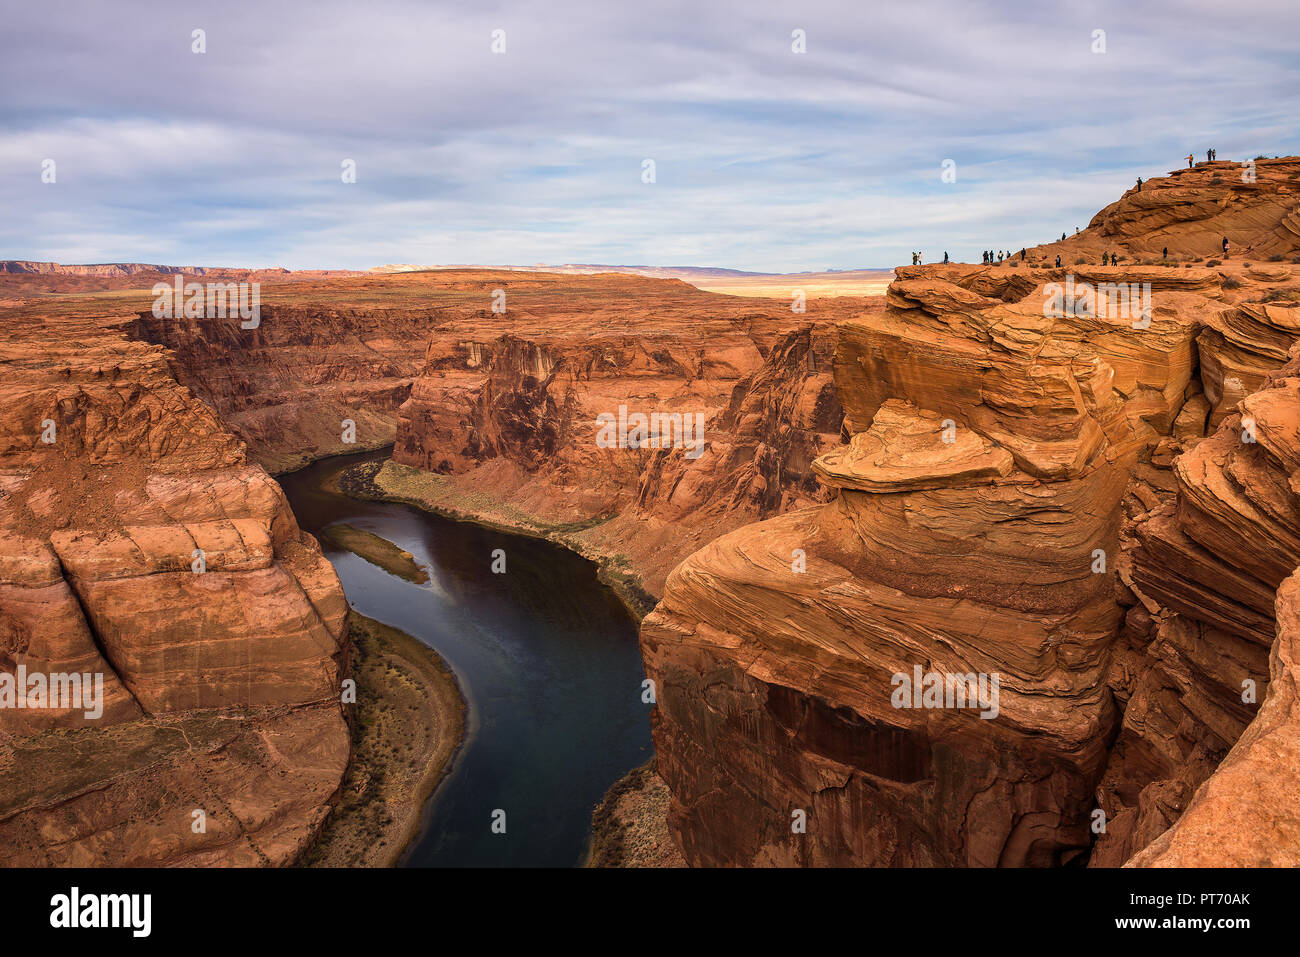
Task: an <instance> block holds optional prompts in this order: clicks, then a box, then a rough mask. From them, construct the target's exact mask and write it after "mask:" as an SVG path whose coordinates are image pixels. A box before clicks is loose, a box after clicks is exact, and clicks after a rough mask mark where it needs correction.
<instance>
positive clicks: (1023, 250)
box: [1020, 246, 1025, 262]
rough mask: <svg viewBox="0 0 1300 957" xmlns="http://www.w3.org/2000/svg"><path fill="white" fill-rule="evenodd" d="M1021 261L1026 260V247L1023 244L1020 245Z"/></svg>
mask: <svg viewBox="0 0 1300 957" xmlns="http://www.w3.org/2000/svg"><path fill="white" fill-rule="evenodd" d="M1020 261H1021V262H1024V261H1025V247H1024V246H1021V247H1020Z"/></svg>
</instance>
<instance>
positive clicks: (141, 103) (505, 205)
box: [0, 0, 1300, 272]
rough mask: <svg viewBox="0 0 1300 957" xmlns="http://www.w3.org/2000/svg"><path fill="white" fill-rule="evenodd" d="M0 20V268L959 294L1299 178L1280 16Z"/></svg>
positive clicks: (1148, 1) (944, 7)
mask: <svg viewBox="0 0 1300 957" xmlns="http://www.w3.org/2000/svg"><path fill="white" fill-rule="evenodd" d="M0 5H2V6H3V9H2V10H0V24H3V26H2V27H0V29H2V30H3V32H2V33H0V259H33V260H51V261H56V262H64V263H88V262H150V263H163V264H170V265H215V266H249V267H269V266H284V267H288V268H291V269H324V268H348V269H365V268H369V267H371V266H375V265H380V264H383V263H421V264H449V263H478V264H514V265H534V264H538V263H550V264H556V263H607V264H628V265H633V264H635V265H664V266H721V267H730V268H736V269H746V270H754V271H769V272H794V271H803V270H822V269H831V268H833V269H848V268H865V267H889V266H894V265H897V264H900V263H910V261H911V252H912V251H913V250H919V251H921V252H922V253H923V254H924V256H925V261H927V262H932V261H935V260H936V259H940V258H942V255H943V252H944V251H945V250H946V251H947V252H949V254H950V255H951V256H952V257H953V258H954V259H958V260H965V261H970V260H974V261H978V259H979V254H980V251H981V250H983V249H1018V248H1019V247H1021V246H1029V245H1033V244H1036V243H1040V242H1047V241H1050V240H1051V239H1054V238H1058V237H1059V236H1060V234H1061V232H1062V231H1069V232H1073V230H1074V228H1075V227H1076V226H1079V227H1083V226H1086V225H1087V223H1088V220H1089V219H1090V218H1091V217H1092V216H1093V215H1094V214H1095V213H1096V212H1097V211H1098V210H1100V209H1101V208H1102V207H1104V206H1106V205H1107V204H1108V203H1111V202H1113V201H1114V200H1116V199H1118V198H1119V196H1120V195H1121V193H1122V192H1123V191H1124V190H1125V189H1127V188H1128V187H1130V186H1132V185H1133V183H1134V181H1135V180H1136V178H1137V177H1139V176H1141V177H1143V178H1149V177H1152V176H1159V175H1162V174H1163V173H1166V172H1168V171H1169V170H1171V169H1174V168H1176V167H1178V166H1180V165H1185V164H1186V156H1187V154H1188V153H1189V152H1192V153H1195V154H1196V155H1197V156H1198V157H1199V158H1202V159H1203V158H1204V153H1205V150H1206V149H1208V148H1211V147H1213V148H1215V149H1217V150H1218V155H1219V158H1220V159H1237V160H1244V159H1248V158H1251V157H1254V156H1258V155H1268V156H1274V155H1287V154H1294V153H1300V126H1298V125H1297V123H1296V118H1297V117H1298V116H1300V43H1298V42H1297V37H1300V3H1297V2H1296V0H1234V2H1232V3H1223V2H1221V0H1214V2H1201V0H1187V2H1181V3H1168V2H1162V0H1142V2H1140V3H1138V2H1133V0H1125V2H1115V3H1112V2H1098V3H1088V2H1070V3H1055V2H1044V0H1007V2H1000V3H985V2H980V0H953V2H947V0H945V2H922V0H908V2H873V0H841V2H812V0H799V2H787V3H765V2H760V0H710V2H701V0H692V2H688V3H675V2H671V0H666V2H658V3H646V4H634V3H630V2H619V3H610V4H603V3H597V2H594V0H547V2H545V3H536V2H535V3H493V2H491V0H475V2H472V3H471V2H461V3H457V4H451V3H429V2H426V3H418V2H409V3H408V2H372V0H367V2H351V3H336V2H333V0H310V2H298V0H293V2H283V3H276V2H274V0H262V2H256V3H242V2H222V3H217V2H212V3H192V2H181V0H177V2H131V0H116V2H113V3H104V2H102V0H78V2H61V0H45V2H42V3H30V2H22V3H19V2H16V0H0ZM196 30H202V31H203V34H202V37H203V44H204V46H205V52H202V53H198V52H195V51H194V47H195V45H196V40H195V38H194V31H196ZM1099 30H1100V31H1104V52H1094V48H1096V47H1097V46H1098V45H1099V43H1098V38H1097V37H1096V31H1099ZM494 31H503V34H495V36H496V38H497V39H496V46H497V47H498V49H500V48H501V46H502V42H501V39H502V37H503V38H504V52H495V51H494V50H493V46H494ZM795 31H802V35H803V38H804V41H803V45H804V47H805V52H795V47H796V46H798V43H797V41H796V39H795V36H794V32H795ZM49 160H53V166H52V168H51V166H50V164H49V163H47V161H49ZM347 160H351V161H353V162H354V163H355V174H356V175H355V182H344V181H343V180H344V163H345V161H347ZM647 160H652V161H653V164H654V166H653V172H654V177H653V179H654V181H653V182H646V181H645V180H646V179H647V178H648V177H647V175H646V161H647ZM945 161H951V165H950V166H949V167H948V168H949V169H950V170H951V171H952V174H950V175H949V176H948V177H947V178H945V177H944V175H943V173H944V169H945ZM51 170H52V173H53V176H52V178H53V182H47V181H45V180H48V179H50V178H51V176H50V173H51Z"/></svg>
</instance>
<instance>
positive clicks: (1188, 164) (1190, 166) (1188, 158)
mask: <svg viewBox="0 0 1300 957" xmlns="http://www.w3.org/2000/svg"><path fill="white" fill-rule="evenodd" d="M1187 168H1188V169H1191V168H1192V154H1191V153H1188V154H1187Z"/></svg>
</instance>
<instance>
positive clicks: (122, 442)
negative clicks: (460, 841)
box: [0, 312, 348, 865]
mask: <svg viewBox="0 0 1300 957" xmlns="http://www.w3.org/2000/svg"><path fill="white" fill-rule="evenodd" d="M131 326H132V320H130V319H125V320H124V319H113V318H109V317H103V316H95V315H43V314H39V313H36V312H27V313H25V314H23V315H21V316H19V317H12V318H11V319H10V320H9V321H6V322H5V323H4V324H3V326H2V327H0V356H2V357H3V365H4V369H5V373H6V374H5V375H4V376H3V377H2V378H0V407H3V408H4V409H5V415H4V417H3V420H0V492H2V497H0V672H4V673H6V674H7V675H13V674H15V673H16V672H17V670H18V669H19V668H20V667H21V668H23V669H25V671H26V672H27V673H29V674H30V673H42V674H48V673H52V672H53V673H60V672H61V673H66V672H74V671H75V672H77V673H91V674H102V675H103V680H104V689H105V704H104V708H103V714H102V716H98V717H92V718H90V719H88V718H87V717H86V716H85V714H84V710H69V709H64V710H51V709H30V708H29V709H18V708H5V709H2V710H0V847H3V848H4V851H3V855H2V859H3V862H4V863H7V864H29V865H55V864H69V865H75V864H83V865H84V864H105V863H107V864H123V865H136V864H201V863H226V864H237V863H246V864H258V863H262V864H283V863H287V862H290V861H292V860H294V859H295V857H296V856H297V855H298V853H299V852H300V851H301V850H302V848H303V847H304V846H305V844H306V842H308V841H309V840H310V838H311V836H312V835H313V834H314V832H315V830H316V828H317V827H318V826H319V824H320V822H321V821H322V820H323V818H324V815H325V813H326V811H327V807H328V802H329V800H330V799H331V796H332V795H333V793H334V791H335V789H336V788H337V787H338V783H339V780H340V779H341V776H342V773H343V770H344V767H345V765H346V763H347V756H348V732H347V728H346V726H345V724H344V721H343V717H342V714H341V711H340V706H339V698H338V685H339V673H340V669H341V667H343V666H344V665H345V664H346V662H345V660H344V659H345V655H346V648H345V642H344V637H343V623H344V617H345V614H346V605H345V603H344V599H343V593H342V590H341V588H340V587H339V583H338V578H337V577H336V576H335V574H334V571H333V569H332V567H331V566H330V565H329V563H328V562H327V561H326V560H325V559H324V558H323V556H322V555H321V552H320V549H319V547H318V546H317V545H316V543H315V541H314V540H313V539H312V538H311V537H310V536H307V535H304V534H302V533H301V532H300V531H299V530H298V526H297V523H296V522H295V520H294V517H293V514H292V513H291V512H290V510H289V508H288V504H287V503H286V501H285V499H284V496H283V494H282V493H281V491H280V489H279V486H278V485H276V484H275V482H274V481H273V480H271V479H270V477H269V476H267V474H266V473H265V472H264V471H263V470H262V469H261V468H260V467H258V466H255V465H251V464H249V463H248V462H247V461H246V458H245V453H244V447H243V444H242V443H241V442H239V441H238V440H237V439H236V438H235V436H233V435H232V434H231V433H230V432H229V431H228V430H227V429H226V428H225V427H224V426H223V425H222V423H221V422H220V421H219V420H218V418H217V417H216V416H215V415H214V414H213V411H212V409H211V408H209V407H208V406H207V405H205V404H203V403H202V402H199V401H197V400H196V399H195V398H194V396H193V395H192V394H191V393H190V392H189V390H187V389H185V388H184V387H183V386H181V385H180V384H178V383H177V382H176V380H175V379H174V378H173V377H172V375H171V373H170V370H169V368H168V364H167V357H166V355H165V354H164V352H163V351H162V350H161V349H158V348H156V347H151V346H148V345H145V344H142V343H139V342H135V341H131V339H130V338H129V337H128V332H129V330H130V328H131ZM45 439H50V440H52V441H45ZM196 550H200V551H201V553H202V557H203V560H204V562H205V566H206V568H205V570H204V571H203V572H202V573H196V572H195V571H194V570H193V563H194V562H195V560H196ZM195 812H202V813H203V821H202V827H200V823H199V819H198V818H197V817H196V815H195Z"/></svg>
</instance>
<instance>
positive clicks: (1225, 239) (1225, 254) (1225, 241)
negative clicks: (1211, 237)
mask: <svg viewBox="0 0 1300 957" xmlns="http://www.w3.org/2000/svg"><path fill="white" fill-rule="evenodd" d="M1223 258H1224V259H1227V258H1228V237H1227V236H1224V237H1223Z"/></svg>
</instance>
